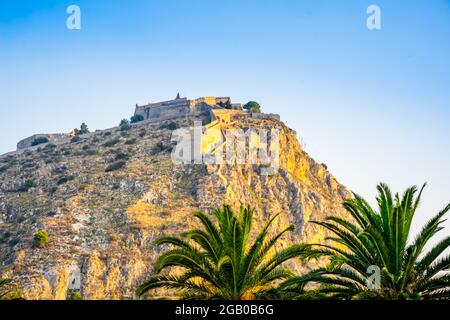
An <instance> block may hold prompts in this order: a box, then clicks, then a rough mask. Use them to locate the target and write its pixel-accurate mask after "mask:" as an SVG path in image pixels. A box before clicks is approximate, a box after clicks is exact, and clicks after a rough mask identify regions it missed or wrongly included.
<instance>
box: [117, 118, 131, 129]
mask: <svg viewBox="0 0 450 320" xmlns="http://www.w3.org/2000/svg"><path fill="white" fill-rule="evenodd" d="M119 129H120V131H125V130H129V129H131V124H130V121H129V120H128V119H122V121H120V123H119Z"/></svg>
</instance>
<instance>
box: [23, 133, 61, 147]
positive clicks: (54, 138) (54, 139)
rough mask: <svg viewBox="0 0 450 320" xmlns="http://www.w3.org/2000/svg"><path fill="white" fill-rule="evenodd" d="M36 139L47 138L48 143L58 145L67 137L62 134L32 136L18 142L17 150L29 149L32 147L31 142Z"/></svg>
mask: <svg viewBox="0 0 450 320" xmlns="http://www.w3.org/2000/svg"><path fill="white" fill-rule="evenodd" d="M37 138H47V139H48V142H49V143H54V144H59V143H61V142H65V141H66V140H67V139H68V138H69V135H67V134H64V133H51V134H34V135H32V136H31V137H28V138H25V139H23V140H20V141H19V142H18V143H17V150H21V149H25V148H29V147H31V146H32V145H33V141H34V140H36V139H37Z"/></svg>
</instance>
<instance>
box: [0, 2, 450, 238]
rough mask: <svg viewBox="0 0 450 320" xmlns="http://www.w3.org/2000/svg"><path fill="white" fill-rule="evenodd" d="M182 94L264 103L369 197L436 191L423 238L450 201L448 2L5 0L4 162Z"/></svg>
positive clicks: (1, 32)
mask: <svg viewBox="0 0 450 320" xmlns="http://www.w3.org/2000/svg"><path fill="white" fill-rule="evenodd" d="M71 4H76V5H78V6H79V7H80V8H81V15H82V16H81V19H82V25H81V30H68V29H67V28H66V19H67V17H68V15H67V14H66V8H67V7H68V6H69V5H71ZM371 4H376V5H378V6H379V7H380V8H381V14H382V15H381V19H382V20H381V21H382V22H381V23H382V29H381V30H368V29H367V28H366V19H367V14H366V9H367V7H368V6H369V5H371ZM178 91H180V93H181V94H182V95H183V96H187V97H190V98H194V97H198V96H204V95H220V96H222V95H230V96H231V97H232V98H233V100H234V101H240V102H246V101H248V100H256V101H259V102H260V104H261V105H262V106H263V109H264V110H265V111H267V112H275V113H279V114H281V117H282V119H283V120H284V121H285V122H286V123H287V124H288V125H289V126H290V127H292V128H293V129H294V130H296V131H297V132H298V134H299V137H301V138H302V139H303V141H304V143H305V149H306V151H307V152H308V153H309V154H310V155H311V156H312V157H314V158H315V159H316V160H317V161H319V162H324V163H326V164H327V165H328V168H329V170H330V171H331V172H332V173H333V174H334V175H335V176H336V177H337V178H338V179H339V181H341V182H342V183H343V184H344V185H346V186H347V187H349V188H350V189H352V190H354V191H356V192H358V193H360V194H362V195H363V196H365V197H367V198H373V197H374V195H375V186H376V184H377V183H378V182H379V181H385V182H387V183H388V184H390V185H391V186H392V188H393V189H394V190H398V191H403V190H404V189H405V188H406V187H407V186H410V185H413V184H422V183H423V182H425V181H427V182H428V183H429V185H428V187H427V189H426V191H425V194H424V197H423V204H422V207H421V208H420V211H419V213H418V214H419V216H418V217H417V219H416V223H415V230H417V226H418V225H419V224H421V223H423V222H424V221H426V220H427V219H428V218H429V217H430V216H431V215H432V214H434V213H436V212H437V211H438V210H439V209H441V208H442V207H444V206H445V204H446V203H447V202H448V201H449V200H450V198H449V195H450V193H449V189H450V188H449V187H450V167H449V163H450V151H449V137H450V128H449V126H448V123H449V120H450V1H448V0H445V1H444V0H431V1H425V0H419V1H413V2H412V1H378V0H372V1H363V0H354V1H350V0H349V1H331V0H330V1H320V0H315V1H312V0H310V1H298V0H295V1H294V0H291V1H288V0H281V1H280V0H277V1H275V0H273V1H262V0H241V1H232V0H227V1H206V0H204V1H203V0H192V1H181V0H178V1H174V0H169V1H148V0H146V1H137V0H134V1H133V0H131V1H119V0H108V1H107V0H96V1H93V0H91V1H75V0H73V1H59V0H41V1H28V0H0V135H1V137H2V138H1V140H0V153H4V152H8V151H11V150H13V149H15V145H16V143H17V141H18V140H20V139H22V138H24V137H27V136H29V135H31V134H33V133H41V132H68V131H70V130H71V129H72V128H74V127H76V126H79V124H80V123H81V122H82V121H86V122H87V123H88V124H89V126H90V128H91V129H101V128H108V127H112V126H115V125H117V123H118V122H119V121H120V119H122V118H124V117H129V116H130V115H131V114H132V112H133V108H134V105H135V104H136V103H139V104H143V103H146V102H148V101H159V100H166V99H170V98H173V97H175V95H176V93H177V92H178Z"/></svg>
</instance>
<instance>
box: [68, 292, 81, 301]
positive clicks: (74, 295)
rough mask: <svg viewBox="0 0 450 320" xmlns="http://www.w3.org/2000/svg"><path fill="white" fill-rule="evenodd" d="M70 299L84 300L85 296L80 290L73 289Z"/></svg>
mask: <svg viewBox="0 0 450 320" xmlns="http://www.w3.org/2000/svg"><path fill="white" fill-rule="evenodd" d="M69 300H84V298H83V296H82V295H81V293H80V292H79V291H72V293H71V294H70V296H69Z"/></svg>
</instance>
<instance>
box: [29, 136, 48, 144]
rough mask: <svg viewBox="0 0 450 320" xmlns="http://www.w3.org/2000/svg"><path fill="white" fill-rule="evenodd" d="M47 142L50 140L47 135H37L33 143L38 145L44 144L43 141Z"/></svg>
mask: <svg viewBox="0 0 450 320" xmlns="http://www.w3.org/2000/svg"><path fill="white" fill-rule="evenodd" d="M47 142H48V139H47V138H46V137H37V138H36V139H34V140H33V142H32V143H31V145H32V146H37V145H38V144H43V143H47Z"/></svg>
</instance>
